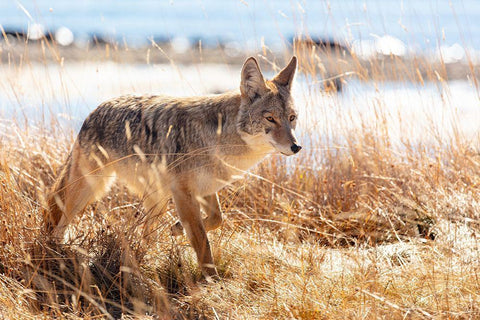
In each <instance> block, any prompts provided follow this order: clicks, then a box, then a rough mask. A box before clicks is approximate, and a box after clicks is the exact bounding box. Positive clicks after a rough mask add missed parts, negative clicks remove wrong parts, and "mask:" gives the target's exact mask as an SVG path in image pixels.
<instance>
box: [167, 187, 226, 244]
mask: <svg viewBox="0 0 480 320" xmlns="http://www.w3.org/2000/svg"><path fill="white" fill-rule="evenodd" d="M200 204H201V206H202V209H203V210H204V211H205V213H206V214H207V217H206V218H205V219H203V225H204V226H205V230H207V231H210V230H215V229H217V228H218V227H220V225H221V224H222V221H223V219H222V210H221V208H220V203H219V202H218V197H217V194H216V193H214V194H212V195H209V196H205V197H203V199H202V201H201V203H200ZM172 233H173V235H175V236H179V235H182V234H183V227H182V224H181V223H180V221H179V222H177V223H175V225H174V226H173V227H172Z"/></svg>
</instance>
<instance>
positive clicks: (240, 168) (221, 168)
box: [194, 149, 268, 196]
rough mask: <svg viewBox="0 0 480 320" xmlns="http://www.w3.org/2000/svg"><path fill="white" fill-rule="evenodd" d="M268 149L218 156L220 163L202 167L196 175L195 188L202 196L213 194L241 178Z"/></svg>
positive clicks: (263, 156)
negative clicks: (203, 168)
mask: <svg viewBox="0 0 480 320" xmlns="http://www.w3.org/2000/svg"><path fill="white" fill-rule="evenodd" d="M267 150H268V149H266V150H265V151H263V152H260V150H256V151H253V150H249V152H246V153H244V154H241V155H222V156H218V165H216V166H213V167H210V168H209V169H206V168H205V170H202V169H200V170H199V171H198V172H197V173H196V175H195V177H196V178H195V182H194V185H195V188H196V189H197V193H198V194H199V195H201V196H204V195H208V194H212V193H215V192H217V191H218V190H220V189H221V188H222V187H224V186H225V185H228V184H229V183H232V182H234V181H236V180H239V179H241V178H242V177H243V176H244V175H245V173H246V172H247V171H248V170H249V169H250V168H252V167H253V166H255V165H256V164H257V163H259V162H260V161H261V160H262V159H263V158H265V156H266V155H267V154H268V151H267Z"/></svg>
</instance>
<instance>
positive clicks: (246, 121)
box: [237, 56, 302, 155]
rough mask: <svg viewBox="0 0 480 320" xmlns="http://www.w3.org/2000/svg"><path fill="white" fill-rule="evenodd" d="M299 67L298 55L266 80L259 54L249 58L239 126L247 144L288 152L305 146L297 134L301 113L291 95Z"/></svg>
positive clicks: (243, 72)
mask: <svg viewBox="0 0 480 320" xmlns="http://www.w3.org/2000/svg"><path fill="white" fill-rule="evenodd" d="M296 67H297V58H296V57H295V56H294V57H292V59H291V60H290V62H289V63H288V65H287V66H286V67H285V68H284V69H283V70H282V71H280V72H279V73H278V74H277V75H276V76H275V77H274V78H273V79H272V80H271V81H268V80H267V81H265V80H264V78H263V75H262V72H261V71H260V67H259V65H258V63H257V61H256V60H255V58H253V57H251V58H248V59H247V61H245V63H244V65H243V68H242V80H241V84H240V92H241V96H242V102H241V106H240V112H239V114H238V119H237V121H238V122H237V129H238V132H239V133H240V135H241V137H242V139H243V140H245V142H247V144H249V145H252V146H253V145H255V146H257V147H260V148H263V149H270V150H272V149H273V150H276V151H279V152H281V153H282V154H284V155H292V154H295V153H297V152H298V151H300V149H301V148H302V147H301V146H299V145H298V143H297V139H296V138H295V133H294V129H295V126H296V123H297V113H296V111H295V106H294V103H293V99H292V96H291V95H290V90H291V87H292V81H293V77H294V75H295V69H296Z"/></svg>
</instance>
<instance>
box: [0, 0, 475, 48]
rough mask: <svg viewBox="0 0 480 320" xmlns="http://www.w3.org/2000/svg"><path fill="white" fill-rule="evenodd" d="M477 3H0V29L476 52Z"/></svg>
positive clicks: (252, 44) (140, 40)
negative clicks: (296, 39)
mask: <svg viewBox="0 0 480 320" xmlns="http://www.w3.org/2000/svg"><path fill="white" fill-rule="evenodd" d="M479 20H480V1H478V0H463V1H447V0H436V1H435V0H422V1H419V0H403V1H401V0H383V1H382V0H363V1H355V0H337V1H335V0H330V1H306V0H304V1H298V0H286V1H279V0H277V1H267V0H258V1H250V0H228V1H220V0H218V1H215V0H193V1H186V0H170V1H168V0H123V1H120V0H95V1H94V0H78V1H72V0H35V1H32V0H29V1H27V0H18V1H16V0H2V1H0V25H2V26H3V27H4V28H5V29H16V30H24V31H26V30H27V28H28V25H29V24H32V23H41V24H43V25H44V26H46V28H47V29H48V30H54V29H56V28H58V27H60V26H66V27H68V28H69V29H71V30H72V31H73V33H74V34H75V36H76V38H77V39H78V38H82V37H83V38H85V37H87V36H88V35H91V34H97V35H102V36H107V37H113V38H115V39H117V40H122V39H125V40H126V41H127V42H128V43H130V44H134V45H135V44H139V45H141V44H144V43H148V42H147V41H148V38H151V37H155V38H163V39H165V38H166V39H170V38H174V37H186V38H189V39H199V38H200V39H202V41H203V43H204V44H207V45H208V44H215V43H217V42H218V41H222V42H224V41H235V42H237V43H238V44H239V45H240V46H244V47H248V48H253V49H258V48H260V46H261V43H262V38H263V39H264V42H265V43H266V44H267V45H270V46H273V47H275V48H281V47H282V46H283V45H285V44H287V43H288V42H289V40H290V39H291V37H293V36H295V35H299V34H305V33H308V34H310V35H313V36H320V37H333V38H336V39H340V40H346V41H353V40H355V39H362V40H369V39H374V38H375V37H376V36H383V35H385V34H389V35H392V36H394V37H396V38H399V39H401V40H402V41H403V42H404V43H406V44H407V45H408V46H409V47H410V48H411V49H413V50H425V49H429V48H433V49H434V48H435V47H437V46H440V45H452V44H454V43H459V44H461V45H462V46H466V47H470V48H474V49H476V50H480V24H479V23H478V21H479Z"/></svg>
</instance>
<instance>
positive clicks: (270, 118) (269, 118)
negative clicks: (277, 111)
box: [265, 117, 275, 123]
mask: <svg viewBox="0 0 480 320" xmlns="http://www.w3.org/2000/svg"><path fill="white" fill-rule="evenodd" d="M265 119H267V120H268V121H270V122H273V123H275V119H273V117H266V118H265Z"/></svg>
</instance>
